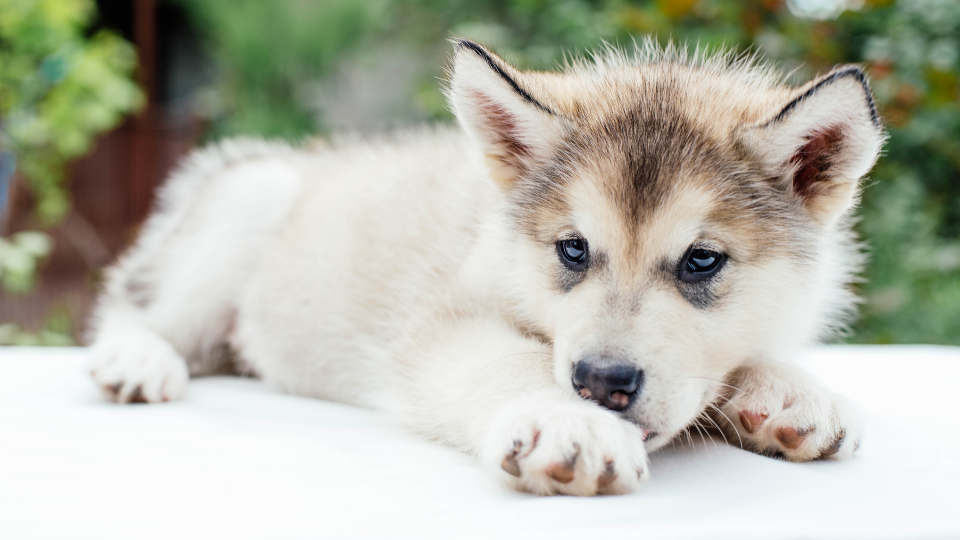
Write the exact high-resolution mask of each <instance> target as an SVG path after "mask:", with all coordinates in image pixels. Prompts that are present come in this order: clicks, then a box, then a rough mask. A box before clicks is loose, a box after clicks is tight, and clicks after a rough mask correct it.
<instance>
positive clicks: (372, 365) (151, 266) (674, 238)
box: [90, 40, 883, 495]
mask: <svg viewBox="0 0 960 540" xmlns="http://www.w3.org/2000/svg"><path fill="white" fill-rule="evenodd" d="M455 47H456V51H455V54H454V58H453V62H452V69H451V72H450V77H449V83H448V96H449V99H450V102H451V104H452V107H453V109H454V110H455V112H456V115H457V117H458V119H459V120H460V123H461V125H462V127H463V132H461V131H458V130H454V129H447V128H443V129H440V128H438V129H430V130H421V131H414V132H409V133H404V134H399V135H395V136H393V137H390V138H385V139H382V140H379V141H376V142H362V141H341V142H338V143H334V144H331V145H330V146H325V147H322V148H311V149H294V148H291V147H288V146H287V145H284V144H272V143H270V144H268V143H264V142H257V141H244V140H235V141H227V142H224V143H221V144H219V145H216V146H214V147H211V148H208V149H206V150H202V151H200V152H198V153H196V154H195V155H194V156H193V157H192V158H191V159H190V160H189V161H188V163H187V164H186V165H185V166H184V167H183V168H182V169H181V170H180V171H179V172H178V173H176V174H175V175H174V176H173V178H172V179H171V180H170V181H169V182H168V183H167V184H166V186H165V187H164V188H163V190H162V191H161V192H160V195H159V202H158V205H157V209H156V211H155V212H154V214H153V215H152V217H151V218H150V219H149V221H148V222H147V224H146V226H145V227H144V231H143V234H142V236H141V237H140V240H139V241H138V242H137V244H136V245H135V246H134V247H133V248H131V249H130V251H129V252H128V253H127V254H126V255H125V256H124V257H123V258H122V259H121V260H120V262H118V263H117V265H116V266H115V267H114V268H113V269H112V270H111V271H110V273H109V279H108V283H107V289H106V292H105V293H104V295H103V298H102V300H101V302H100V305H99V309H98V310H97V316H96V319H95V322H96V325H95V326H96V332H95V339H94V341H93V345H92V351H91V360H90V369H91V372H92V374H93V377H94V379H95V380H96V381H97V382H98V383H99V384H100V385H101V387H103V389H104V390H105V393H106V394H107V395H108V396H109V397H110V398H111V399H113V400H115V401H118V402H121V403H127V402H137V401H145V402H159V401H167V400H173V399H179V398H181V397H183V395H184V393H185V391H186V385H187V380H188V378H189V376H190V375H199V374H205V373H211V372H215V371H217V370H220V369H221V368H223V367H224V366H226V365H229V364H231V363H234V364H235V365H237V366H239V367H240V369H241V370H244V371H247V372H250V373H253V374H255V375H257V376H259V377H262V378H263V379H264V380H265V381H266V382H267V383H268V384H269V385H270V386H272V387H274V388H277V389H279V390H282V391H285V392H292V393H296V394H302V395H307V396H315V397H318V398H323V399H330V400H336V401H341V402H345V403H351V404H356V405H361V406H366V407H375V408H378V409H381V410H384V411H387V412H389V413H391V414H393V415H395V416H396V417H397V418H398V419H399V420H400V421H402V422H404V423H405V424H406V425H408V426H410V427H411V428H412V429H414V430H416V431H418V432H420V433H422V434H424V435H425V436H427V437H429V438H431V439H435V440H438V441H441V442H444V443H446V444H449V445H452V446H454V447H456V448H459V449H461V450H463V451H465V452H469V453H472V454H475V455H476V456H478V457H479V459H480V461H481V462H482V463H484V464H485V465H486V466H488V467H489V468H490V469H491V470H492V471H494V472H495V474H498V475H500V476H501V477H502V478H503V479H504V480H505V481H507V482H508V483H510V485H512V486H514V487H515V488H517V489H523V490H527V491H531V492H535V493H542V494H552V493H568V494H579V495H591V494H596V493H624V492H629V491H632V490H634V489H635V488H637V487H638V486H639V485H640V484H641V483H642V482H643V481H644V480H645V479H646V478H647V476H648V467H647V458H646V452H649V451H652V450H654V449H656V448H659V447H661V446H663V445H664V444H666V443H668V442H669V441H671V440H672V439H673V438H674V437H676V436H677V435H678V434H681V433H684V431H685V430H688V429H690V427H691V426H699V425H703V424H702V423H706V425H716V426H719V427H721V428H722V429H723V431H724V432H725V434H726V437H727V438H728V439H730V442H731V443H733V444H742V445H743V446H744V447H748V448H750V449H753V450H755V451H758V452H762V453H768V454H776V455H779V456H782V457H784V458H787V459H790V460H795V461H802V460H808V459H815V458H818V457H830V458H833V459H836V458H844V457H847V456H849V455H851V454H852V453H853V451H854V450H855V449H856V447H857V445H858V444H859V442H858V441H859V436H860V433H859V429H858V427H857V425H856V421H855V418H854V417H853V415H852V414H851V413H850V409H849V406H848V405H847V404H845V403H844V402H843V401H842V400H841V399H839V398H838V397H836V396H832V395H830V394H829V393H826V392H825V391H823V390H822V389H821V388H820V387H818V386H817V384H816V383H814V382H813V381H811V380H810V379H809V378H808V377H807V376H806V375H804V374H803V373H802V372H801V371H799V370H798V368H796V367H794V366H793V365H792V364H791V363H790V360H791V358H792V356H793V355H794V353H795V352H796V351H797V349H798V348H799V347H802V346H804V345H806V344H809V343H811V342H815V341H817V340H819V339H822V338H824V337H825V336H829V335H830V334H831V333H832V332H834V331H836V330H837V329H838V328H842V325H843V323H844V321H845V320H846V319H847V317H848V316H849V315H850V314H851V312H852V308H853V305H854V303H855V298H854V296H853V294H852V293H851V291H850V290H849V289H848V284H849V283H850V282H851V280H852V278H853V276H854V274H855V272H856V271H857V270H858V268H859V266H860V263H861V256H860V254H859V251H858V248H857V244H856V242H855V241H854V238H853V235H852V233H851V230H850V223H851V218H850V214H851V211H852V209H853V208H854V206H855V203H856V201H857V198H858V192H859V179H860V178H861V177H862V176H863V175H864V174H865V173H867V171H868V170H869V169H870V168H871V167H872V166H873V163H874V161H875V160H876V157H877V155H878V152H879V150H880V148H881V145H882V142H883V131H882V129H881V126H880V122H879V120H878V118H877V113H876V110H875V107H874V105H873V100H872V97H871V94H870V91H869V88H868V86H867V83H866V80H865V77H864V75H863V73H862V72H861V71H860V70H859V69H858V68H856V67H850V66H847V67H840V68H837V69H836V70H834V71H832V72H830V73H829V74H827V75H825V76H823V77H821V78H818V79H816V80H814V81H812V82H810V83H809V84H807V85H805V86H802V87H800V88H792V87H789V86H787V85H785V84H784V83H783V82H782V80H781V78H780V77H779V76H778V75H777V74H776V73H775V72H774V71H772V70H771V69H769V68H767V67H764V66H763V65H761V64H758V63H757V62H756V61H755V60H754V59H752V58H743V57H735V56H732V55H729V54H718V55H706V54H700V53H695V54H689V55H688V54H686V53H685V52H684V51H683V50H680V49H676V48H672V47H671V48H667V49H660V48H658V47H656V46H655V45H652V44H651V43H650V42H647V43H646V44H644V45H642V46H639V47H637V50H636V52H635V53H634V54H625V53H621V52H618V51H616V50H612V49H611V50H606V51H603V52H601V53H598V54H596V55H595V56H594V58H593V59H592V60H590V61H576V62H572V63H571V64H570V65H568V66H566V67H565V69H564V70H563V71H562V72H561V73H539V72H520V71H518V70H516V69H514V68H512V67H511V66H510V65H508V64H507V63H506V62H504V61H503V60H502V59H500V58H499V57H497V56H495V55H494V54H492V53H490V52H488V51H487V50H485V49H484V48H482V47H480V46H479V45H477V44H475V43H472V42H469V41H466V40H461V41H457V42H456V46H455ZM574 237H576V238H581V239H584V241H585V242H586V243H587V246H588V248H589V266H588V267H587V268H586V269H585V270H584V271H577V272H574V271H571V270H569V269H568V268H567V267H566V266H565V265H564V264H562V263H561V261H560V259H559V257H558V248H557V243H558V242H559V241H562V240H564V239H570V238H574ZM692 248H702V249H710V250H713V251H716V252H719V253H723V254H725V262H724V264H723V266H722V268H720V270H719V271H718V273H717V274H716V275H715V276H713V277H712V278H711V279H708V280H705V281H702V282H699V283H689V282H687V281H684V280H683V279H681V272H682V264H683V261H684V258H685V257H686V256H687V254H688V252H689V250H690V249H692ZM590 355H606V356H616V357H617V358H619V359H626V361H629V362H631V363H632V365H634V366H636V368H637V369H642V370H643V374H644V375H643V377H644V378H643V383H642V387H641V389H640V391H638V392H637V395H636V398H635V399H634V401H633V402H632V403H631V404H630V406H629V408H627V409H626V410H624V411H623V412H621V413H618V414H615V413H613V412H611V411H608V410H605V409H603V408H602V407H600V406H598V405H597V404H596V403H594V402H592V401H588V400H584V399H581V398H580V396H579V395H578V394H577V392H576V391H575V388H574V386H573V385H572V384H571V377H572V369H573V366H574V364H575V363H576V362H578V360H580V359H581V358H585V357H588V356H590ZM644 439H646V441H645V442H644Z"/></svg>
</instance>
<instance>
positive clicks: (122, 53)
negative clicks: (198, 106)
mask: <svg viewBox="0 0 960 540" xmlns="http://www.w3.org/2000/svg"><path fill="white" fill-rule="evenodd" d="M95 14H96V13H95V4H94V2H93V1H92V0H2V1H0V150H3V151H5V152H4V155H7V156H9V155H11V154H12V155H15V156H16V166H17V169H18V172H20V173H21V174H22V176H23V178H24V179H25V180H26V182H27V186H28V187H29V189H30V191H31V194H32V195H33V197H34V200H35V210H36V215H37V217H38V218H39V219H40V223H41V224H42V225H45V226H49V225H53V224H55V223H56V222H58V221H59V220H60V219H61V218H63V217H64V216H65V215H66V214H67V212H68V211H69V210H70V200H69V196H68V190H67V189H66V186H65V185H64V179H65V170H66V166H67V163H68V162H69V161H70V160H71V159H73V158H76V157H78V156H81V155H83V154H85V153H87V152H88V151H89V150H90V147H91V145H92V143H93V140H94V137H96V135H98V134H99V133H101V132H103V131H106V130H108V129H111V128H113V127H114V126H116V125H117V124H118V123H119V122H120V120H121V119H122V118H123V117H124V116H125V115H127V114H128V113H130V112H131V111H133V110H135V109H137V108H138V107H139V106H140V104H141V102H142V100H143V98H142V96H141V92H140V90H139V88H138V87H137V85H136V83H135V82H134V81H133V78H132V75H133V71H134V69H135V67H136V55H135V54H134V51H133V48H132V47H131V46H130V44H128V43H126V42H125V41H123V40H122V39H121V38H119V37H118V36H116V35H114V34H112V33H110V32H98V33H96V34H94V35H92V36H88V35H87V34H86V29H87V27H88V25H89V24H90V22H91V21H92V18H93V17H94V15H95ZM6 187H7V186H6V185H4V186H3V188H4V189H6ZM4 199H5V197H4ZM0 210H2V209H0ZM52 247H53V246H52V242H51V239H50V237H49V236H47V235H46V234H44V233H42V232H38V231H22V232H19V233H17V234H14V235H13V236H12V237H11V238H9V239H4V238H0V286H2V287H3V289H4V290H5V291H7V292H10V293H20V294H23V293H27V292H29V291H30V290H31V289H32V288H33V285H34V282H35V280H36V275H37V269H38V264H39V261H40V260H42V259H43V258H44V257H45V256H47V255H48V254H49V253H50V251H51V249H52ZM72 334H73V331H72V323H71V321H70V319H69V315H68V314H66V313H60V314H56V313H55V314H53V315H51V316H50V317H48V319H47V321H46V323H45V325H44V328H43V329H41V330H40V331H39V332H36V333H34V332H27V331H25V330H23V329H21V328H20V327H19V326H17V325H16V324H12V323H7V324H0V345H11V344H12V345H70V344H72V343H73V339H72V337H71V336H72Z"/></svg>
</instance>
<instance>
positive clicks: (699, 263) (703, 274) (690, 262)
mask: <svg viewBox="0 0 960 540" xmlns="http://www.w3.org/2000/svg"><path fill="white" fill-rule="evenodd" d="M723 261H724V256H723V253H720V252H717V251H713V250H710V249H702V248H696V249H691V250H690V251H689V252H688V253H687V256H686V257H685V258H684V260H683V264H682V265H681V267H680V280H681V281H684V282H686V283H699V282H701V281H704V280H707V279H710V278H711V277H713V276H714V275H715V274H716V273H717V272H718V271H719V270H720V267H721V266H722V265H723Z"/></svg>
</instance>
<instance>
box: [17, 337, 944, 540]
mask: <svg viewBox="0 0 960 540" xmlns="http://www.w3.org/2000/svg"><path fill="white" fill-rule="evenodd" d="M83 354H84V351H83V350H82V349H17V348H6V349H4V348H0V369H2V373H3V376H2V377H0V538H3V539H27V538H31V539H32V538H50V539H54V538H56V539H62V538H70V539H86V538H90V539H94V538H95V539H109V538H124V539H128V538H136V539H138V540H144V539H150V538H171V539H181V538H209V539H215V538H216V539H219V538H229V539H245V538H264V539H282V538H381V537H382V538H425V537H436V538H571V539H576V540H586V539H590V538H598V539H599V538H602V539H612V538H643V539H648V538H651V539H652V538H678V539H683V538H690V539H701V538H738V539H749V538H757V539H776V538H869V539H879V538H910V539H914V538H916V539H920V538H960V491H958V490H960V413H958V408H957V405H956V401H957V399H956V398H957V396H958V385H960V349H954V348H945V347H943V348H938V347H851V346H836V347H827V348H821V349H817V350H815V351H812V352H811V353H809V354H808V357H809V358H808V366H809V367H810V369H811V370H812V371H813V372H814V373H816V374H818V375H819V376H820V378H821V379H822V380H823V381H824V382H825V383H826V384H827V385H829V386H831V387H833V388H835V389H837V390H838V391H840V392H841V393H844V394H846V395H847V396H849V397H850V398H851V399H853V400H854V401H855V402H857V403H858V404H859V405H860V407H861V408H862V409H863V410H864V415H865V418H866V425H867V436H866V438H865V439H864V440H863V441H862V443H863V444H862V445H861V448H860V451H859V452H858V453H857V454H856V456H855V457H854V458H853V459H852V460H849V461H847V462H841V463H836V462H813V463H805V464H794V463H787V462H783V461H777V460H774V459H770V458H765V457H761V456H757V455H754V454H751V453H749V452H745V451H743V450H740V449H739V448H735V447H732V446H727V445H725V444H723V442H722V441H719V442H715V441H712V440H708V441H707V442H699V443H698V444H696V445H694V446H689V445H686V446H680V445H677V446H675V447H674V448H670V447H668V448H667V449H665V450H662V451H659V452H657V453H655V454H654V455H653V456H652V457H651V462H652V467H651V472H652V480H651V481H650V483H648V484H647V486H646V487H645V489H644V490H643V491H641V492H640V493H636V494H633V495H628V496H619V497H598V498H585V499H581V498H573V497H552V498H540V497H534V496H530V495H525V494H518V493H512V492H509V491H506V490H505V489H503V488H501V487H500V486H499V485H498V484H496V483H495V482H494V481H492V480H491V479H489V478H488V477H487V475H486V474H484V473H483V471H481V470H480V469H479V468H478V467H477V466H475V465H474V464H473V462H472V459H471V458H469V457H466V456H462V455H460V454H458V453H456V452H454V451H452V450H449V449H447V448H444V447H441V446H438V445H436V444H433V443H428V442H423V441H420V440H419V439H417V438H416V437H414V436H412V435H408V434H406V433H405V432H403V431H402V430H400V429H398V428H395V427H393V426H391V425H389V424H388V423H386V421H384V420H383V419H382V418H381V417H380V416H379V415H378V414H376V413H374V412H371V411H365V410H360V409H355V408H351V407H347V406H343V405H338V404H334V403H327V402H322V401H317V400H310V399H305V398H300V397H294V396H287V395H281V394H276V393H273V392H270V391H268V390H266V389H265V388H264V387H263V386H262V385H261V384H260V383H259V382H258V381H256V380H251V379H240V378H224V377H219V378H207V379H199V380H195V381H192V382H191V387H190V390H189V391H188V395H187V398H186V399H185V400H184V401H181V402H177V403H168V404H162V405H128V406H118V405H113V404H109V403H104V402H103V401H101V399H100V397H99V394H98V392H97V391H96V389H95V388H94V387H93V385H92V383H91V382H89V381H88V379H87V378H86V377H85V376H84V375H83V374H82V372H81V363H82V359H83Z"/></svg>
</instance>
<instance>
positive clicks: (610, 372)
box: [573, 356, 643, 411]
mask: <svg viewBox="0 0 960 540" xmlns="http://www.w3.org/2000/svg"><path fill="white" fill-rule="evenodd" d="M642 385H643V371H641V370H639V369H637V368H636V366H634V365H633V364H631V363H630V362H627V361H626V360H622V359H619V358H610V357H605V356H588V357H586V358H584V359H583V360H580V361H579V362H577V365H576V366H575V367H574V370H573V388H574V389H575V390H576V391H577V392H579V393H580V397H582V398H584V399H592V400H594V401H596V402H597V403H599V404H601V405H603V406H604V407H606V408H608V409H610V410H614V411H622V410H624V409H626V408H627V407H629V406H630V403H631V402H632V401H633V398H634V397H635V396H636V395H638V394H639V393H640V387H641V386H642Z"/></svg>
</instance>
